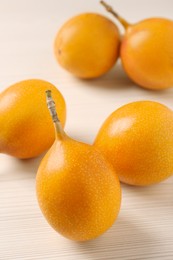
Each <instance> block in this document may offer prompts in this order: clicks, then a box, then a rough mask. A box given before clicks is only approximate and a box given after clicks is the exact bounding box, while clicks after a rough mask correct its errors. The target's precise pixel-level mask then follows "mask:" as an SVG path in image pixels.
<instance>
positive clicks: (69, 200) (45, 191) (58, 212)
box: [36, 137, 121, 241]
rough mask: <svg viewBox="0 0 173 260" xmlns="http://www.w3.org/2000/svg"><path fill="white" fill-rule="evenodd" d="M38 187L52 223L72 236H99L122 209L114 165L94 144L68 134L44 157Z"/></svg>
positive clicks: (41, 203)
mask: <svg viewBox="0 0 173 260" xmlns="http://www.w3.org/2000/svg"><path fill="white" fill-rule="evenodd" d="M36 188H37V197H38V201H39V205H40V208H41V210H42V212H43V214H44V216H45V218H46V219H47V221H48V222H49V224H50V225H51V226H52V227H53V228H54V229H55V230H56V231H58V232H59V233H61V234H62V235H63V236H65V237H67V238H69V239H72V240H76V241H85V240H90V239H93V238H95V237H98V236H99V235H101V234H102V233H103V232H105V231H106V230H107V229H108V228H109V227H110V226H112V224H113V223H114V221H115V219H116V218H117V215H118V212H119V209H120V202H121V189H120V183H119V180H118V177H117V176H116V174H115V172H114V170H113V168H112V166H111V165H110V164H109V163H108V162H107V160H106V159H105V158H104V156H103V155H102V154H101V153H100V151H98V150H97V149H95V148H94V147H93V146H90V145H87V144H84V143H79V142H77V141H74V140H72V139H70V138H68V137H66V138H65V139H63V140H56V141H55V143H54V145H53V146H52V148H51V149H50V150H49V152H48V153H47V154H46V156H45V157H44V158H43V160H42V162H41V165H40V167H39V170H38V173H37V178H36Z"/></svg>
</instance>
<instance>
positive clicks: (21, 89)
mask: <svg viewBox="0 0 173 260" xmlns="http://www.w3.org/2000/svg"><path fill="white" fill-rule="evenodd" d="M47 89H51V90H52V93H53V96H54V99H55V100H56V103H57V109H58V114H59V117H60V119H61V122H62V125H64V124H65V118H66V106H65V101H64V98H63V96H62V95H61V93H60V92H59V91H58V90H57V88H56V87H55V86H53V85H52V84H50V83H49V82H46V81H43V80H37V79H33V80H25V81H21V82H18V83H16V84H14V85H12V86H10V87H9V88H7V89H6V90H4V91H3V92H2V93H1V94H0V126H1V127H0V152H1V153H5V154H9V155H12V156H14V157H17V158H22V159H24V158H31V157H35V156H37V155H39V154H41V153H42V152H44V151H45V150H47V149H48V148H50V146H51V145H52V144H53V142H54V136H55V134H54V127H53V126H52V121H51V118H50V115H49V111H48V110H47V106H46V101H45V100H46V98H45V91H46V90H47Z"/></svg>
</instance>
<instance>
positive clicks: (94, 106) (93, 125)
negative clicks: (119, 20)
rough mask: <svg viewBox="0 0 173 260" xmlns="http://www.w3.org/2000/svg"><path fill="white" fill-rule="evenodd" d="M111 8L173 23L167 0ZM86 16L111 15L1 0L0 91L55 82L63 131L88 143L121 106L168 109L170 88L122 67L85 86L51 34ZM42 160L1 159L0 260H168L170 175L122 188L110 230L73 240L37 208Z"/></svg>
mask: <svg viewBox="0 0 173 260" xmlns="http://www.w3.org/2000/svg"><path fill="white" fill-rule="evenodd" d="M109 3H111V4H112V5H113V6H114V7H115V8H116V9H117V10H118V11H119V13H121V14H122V15H123V16H124V17H125V18H126V19H127V20H129V21H130V22H136V21H139V20H141V19H143V18H147V17H153V16H163V17H167V18H171V19H172V18H173V1H172V0H164V1H159V0H145V1H142V0H141V1H137V0H131V1H125V0H124V1H123V0H117V1H109ZM87 11H88V12H90V11H93V12H99V13H103V14H105V15H107V16H109V17H111V16H110V15H109V14H107V13H106V11H104V9H103V8H102V7H101V6H100V5H99V3H98V1H94V0H87V1H86V0H78V1H77V0H76V1H74V0H73V1H72V0H70V1H69V0H68V1H67V0H63V1H62V0H49V1H48V0H35V1H34V0H30V1H27V0H15V1H12V0H11V1H8V0H0V89H1V90H3V89H4V88H6V87H7V86H9V85H10V84H12V83H15V82H17V81H20V80H22V79H29V78H40V79H45V80H48V81H50V82H52V83H53V84H55V85H56V86H57V87H58V88H59V89H60V91H61V92H62V94H63V95H64V97H65V100H66V103H67V112H68V114H67V124H66V131H67V133H68V134H69V135H71V136H72V137H74V138H76V139H78V140H82V141H84V142H88V143H92V142H93V140H94V138H95V136H96V133H97V131H98V129H99V127H100V125H101V124H102V122H103V121H104V120H105V118H106V117H107V116H108V115H109V114H110V113H111V112H112V111H114V110H115V109H116V108H117V107H119V106H121V105H123V104H125V103H128V102H130V101H135V100H141V99H147V100H156V101H160V102H162V103H164V104H166V105H168V106H169V107H170V108H172V109H173V89H170V90H166V91H158V92H156V91H155V92H154V91H147V90H144V89H141V88H139V87H137V86H135V85H134V84H133V83H132V82H131V81H130V80H129V79H128V78H127V77H126V76H125V75H124V72H123V70H122V68H121V65H120V64H118V65H117V66H116V68H114V69H113V70H112V71H111V72H110V73H108V74H107V75H105V76H104V77H102V78H99V79H97V80H90V81H82V80H79V79H76V78H74V77H73V76H71V75H70V74H68V73H67V72H65V71H64V70H62V69H61V68H60V67H59V66H58V64H57V63H56V61H55V58H54V55H53V47H52V46H53V41H54V37H55V34H56V32H57V30H58V28H60V26H61V25H62V23H63V22H65V21H66V20H67V19H69V18H70V17H71V16H73V15H75V14H78V13H81V12H87ZM112 19H113V18H112ZM41 157H42V156H41ZM41 157H40V158H37V159H31V160H24V161H20V160H17V159H15V158H12V157H8V156H6V155H0V259H2V260H6V259H11V260H15V259H24V260H26V259H27V260H31V259H40V260H44V259H50V260H55V259H56V260H57V259H67V260H72V259H74V260H78V259H107V260H108V259H118V260H121V259H122V260H124V259H128V260H130V259H131V260H135V259H157V260H159V259H164V260H168V259H170V260H172V259H173V178H170V179H169V180H167V181H165V182H163V183H161V184H159V185H154V186H152V187H144V188H134V187H130V186H126V185H122V189H123V201H122V210H121V213H120V215H119V218H118V220H117V222H116V223H115V224H114V226H113V227H112V228H111V229H110V230H109V231H108V232H106V233H105V234H104V235H103V236H101V237H100V238H98V239H96V240H94V241H90V242H87V243H75V242H72V241H69V240H67V239H65V238H63V237H61V236H60V235H58V234H57V233H56V232H55V231H54V230H52V229H51V228H50V227H49V226H48V224H47V222H46V221H45V219H44V218H43V217H42V215H41V213H40V210H39V208H38V205H37V201H36V196H35V175H36V171H37V168H38V165H39V163H40V160H41Z"/></svg>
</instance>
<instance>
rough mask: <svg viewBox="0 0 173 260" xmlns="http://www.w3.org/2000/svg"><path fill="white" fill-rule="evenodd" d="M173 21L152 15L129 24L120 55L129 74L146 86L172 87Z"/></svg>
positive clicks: (153, 87)
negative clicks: (149, 17)
mask: <svg viewBox="0 0 173 260" xmlns="http://www.w3.org/2000/svg"><path fill="white" fill-rule="evenodd" d="M172 46H173V21H171V20H168V19H163V18H152V19H147V20H144V21H141V22H139V23H137V24H135V25H130V26H129V27H128V28H127V30H126V33H125V36H124V38H123V41H122V44H121V49H120V56H121V60H122V63H123V67H124V69H125V71H126V73H127V74H128V75H129V77H130V78H131V79H132V80H133V81H134V82H136V83H137V84H139V85H140V86H142V87H144V88H148V89H165V88H169V87H173V47H172Z"/></svg>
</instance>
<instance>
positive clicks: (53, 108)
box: [46, 90, 65, 139]
mask: <svg viewBox="0 0 173 260" xmlns="http://www.w3.org/2000/svg"><path fill="white" fill-rule="evenodd" d="M46 102H47V107H48V109H49V112H50V115H51V117H52V121H53V123H54V127H55V135H56V139H62V138H63V137H64V136H65V132H64V130H63V128H62V125H61V122H60V120H59V118H58V115H57V112H56V106H55V102H54V100H53V98H52V93H51V90H46Z"/></svg>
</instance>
